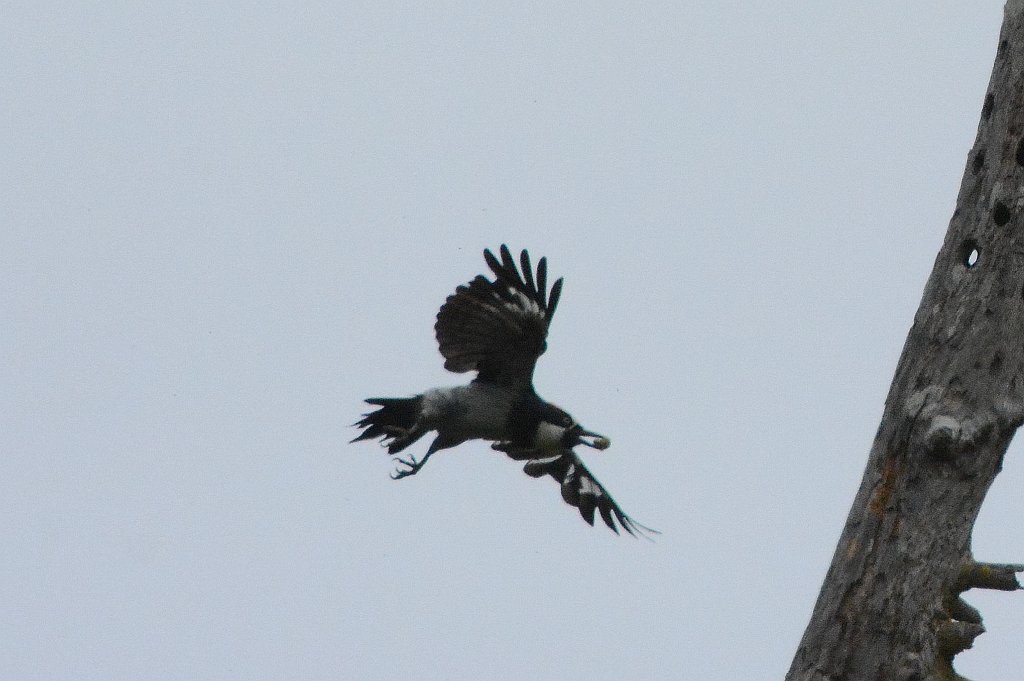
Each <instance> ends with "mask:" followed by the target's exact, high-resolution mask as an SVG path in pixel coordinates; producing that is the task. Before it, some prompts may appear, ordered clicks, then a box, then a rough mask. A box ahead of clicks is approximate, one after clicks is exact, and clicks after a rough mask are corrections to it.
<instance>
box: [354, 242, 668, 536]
mask: <svg viewBox="0 0 1024 681" xmlns="http://www.w3.org/2000/svg"><path fill="white" fill-rule="evenodd" d="M500 254H501V260H499V259H498V258H496V257H495V256H494V254H493V253H491V252H490V251H489V250H485V251H484V260H486V261H487V266H488V267H489V268H490V269H491V271H492V272H493V273H494V281H489V280H488V279H487V278H486V277H484V276H483V275H478V276H477V277H476V278H474V279H473V280H472V281H470V282H469V283H468V284H465V285H463V286H459V287H458V288H456V289H455V293H454V294H452V295H451V296H448V300H446V301H445V303H444V305H442V306H441V310H440V311H439V312H438V313H437V323H436V324H435V325H434V330H435V332H436V334H437V342H438V345H439V347H440V350H441V354H442V355H443V356H444V360H445V362H444V367H445V369H448V370H449V371H453V372H456V373H465V372H467V371H476V372H477V376H476V378H475V379H473V381H472V382H470V383H469V385H463V386H456V387H450V388H434V389H432V390H427V391H426V392H424V393H422V394H420V395H415V396H413V397H373V398H370V399H368V400H366V402H367V403H369V404H372V405H375V406H377V407H380V408H379V409H377V410H376V411H372V412H370V413H368V414H365V415H364V416H363V418H362V419H361V420H360V421H359V422H357V423H356V424H355V425H356V427H358V428H362V429H363V431H362V432H361V433H360V434H359V436H358V437H356V438H355V439H354V440H352V442H357V441H359V440H370V439H376V438H380V439H381V441H382V444H383V445H384V446H386V447H387V450H388V452H389V453H390V454H398V453H399V452H401V451H402V450H404V449H405V448H406V447H408V446H409V445H411V444H413V443H414V442H416V441H417V440H419V439H420V438H421V437H423V436H424V435H426V434H427V433H428V432H430V431H436V432H437V437H435V438H434V441H433V442H432V443H431V444H430V447H429V448H428V449H427V452H426V454H424V455H423V457H422V458H421V459H419V460H418V461H417V460H416V459H414V458H413V457H411V456H410V457H408V458H400V457H396V462H397V463H398V464H399V468H398V470H396V471H395V472H394V473H393V474H392V477H393V478H395V479H396V480H397V479H400V478H404V477H407V476H409V475H413V474H415V473H416V472H418V471H419V470H420V469H421V468H422V467H423V465H424V464H425V463H426V462H427V459H429V458H430V456H431V455H432V454H433V453H434V452H436V451H438V450H440V449H447V448H449V447H454V446H456V445H458V444H461V443H463V442H466V441H467V440H490V441H492V442H493V444H492V445H491V447H492V448H493V449H495V450H498V451H501V452H504V453H505V454H507V455H508V456H509V457H511V458H512V459H514V460H516V461H525V462H526V464H525V466H524V470H525V471H526V473H527V474H528V475H530V476H532V477H535V478H539V477H541V476H544V475H550V476H551V477H552V478H554V479H555V480H556V481H557V482H558V483H559V484H560V485H561V487H562V498H563V499H564V500H565V501H566V503H568V504H571V505H572V506H575V507H577V508H579V511H580V514H581V515H582V516H583V519H584V520H586V521H587V522H588V523H589V524H591V525H593V524H594V511H595V509H596V510H597V511H599V512H600V513H601V517H602V518H603V519H604V522H605V524H607V525H608V527H610V528H611V529H612V530H614V531H615V532H616V534H618V532H619V528H618V527H617V526H616V521H618V525H619V526H621V527H622V528H623V529H625V530H626V531H627V532H629V533H630V534H633V535H635V534H637V533H640V534H643V533H644V532H656V531H655V530H651V529H650V528H648V527H644V526H643V525H641V524H640V523H638V522H636V521H634V520H633V519H632V518H630V517H629V516H628V515H626V514H625V513H624V512H623V511H622V509H621V508H620V507H619V505H618V504H617V503H615V500H614V499H612V497H611V495H609V494H608V492H607V490H605V488H604V487H603V486H602V485H601V483H599V482H598V481H597V479H596V478H595V477H594V476H593V475H591V473H590V471H588V470H587V468H586V466H584V465H583V462H582V461H581V460H580V458H579V456H578V455H577V454H576V453H575V452H574V451H573V447H575V446H576V445H586V446H588V447H592V448H594V449H606V448H607V447H608V446H609V445H610V444H611V443H610V441H609V440H608V438H606V437H604V436H603V435H599V434H597V433H594V432H591V431H589V430H587V429H585V428H584V427H583V426H581V425H580V424H578V423H576V421H575V419H573V417H572V416H570V415H569V414H567V413H566V412H565V411H563V410H562V409H559V408H558V407H556V406H555V405H553V404H551V403H550V402H545V401H544V400H542V399H541V398H540V397H539V396H538V395H537V393H536V391H535V390H534V388H533V369H534V366H535V365H536V363H537V358H538V357H540V356H541V355H542V354H544V351H545V350H546V349H547V335H548V327H549V326H550V325H551V317H552V315H554V313H555V308H556V307H557V306H558V299H559V297H560V296H561V293H562V280H561V279H558V280H557V281H556V282H555V283H554V284H553V285H552V286H551V290H550V292H549V291H548V289H547V260H546V259H545V258H541V259H540V261H539V262H538V263H537V272H536V276H534V272H533V268H532V266H531V264H530V256H529V254H528V253H527V252H526V251H525V250H524V251H523V252H522V254H521V255H520V258H519V263H520V265H521V267H522V273H520V271H519V269H518V268H517V267H516V262H515V260H514V259H513V258H512V254H511V253H510V252H509V250H508V247H507V246H505V245H504V244H502V246H501V249H500Z"/></svg>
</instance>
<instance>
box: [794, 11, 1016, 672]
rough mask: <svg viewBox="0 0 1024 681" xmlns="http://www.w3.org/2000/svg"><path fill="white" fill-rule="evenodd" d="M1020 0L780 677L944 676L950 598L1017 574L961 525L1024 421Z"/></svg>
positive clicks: (968, 628) (971, 616)
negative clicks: (822, 572) (830, 550)
mask: <svg viewBox="0 0 1024 681" xmlns="http://www.w3.org/2000/svg"><path fill="white" fill-rule="evenodd" d="M1022 213H1024V0H1010V1H1009V2H1008V3H1007V4H1006V7H1005V9H1004V18H1003V26H1002V30H1001V35H1000V39H999V48H998V51H997V54H996V59H995V65H994V67H993V72H992V77H991V80H990V82H989V89H988V93H987V94H986V95H985V99H984V103H983V105H982V109H981V122H980V123H979V126H978V134H977V138H976V140H975V143H974V147H973V149H972V150H971V152H970V154H969V156H968V160H967V168H966V170H965V172H964V177H963V181H962V183H961V185H960V196H959V197H958V199H957V205H956V210H955V211H954V212H953V218H952V220H951V221H950V224H949V229H948V231H947V232H946V238H945V242H944V243H943V245H942V249H941V250H940V251H939V254H938V256H937V258H936V260H935V265H934V268H933V269H932V273H931V276H930V277H929V279H928V283H927V285H926V287H925V291H924V296H923V298H922V300H921V305H920V307H919V308H918V311H917V314H916V315H915V317H914V324H913V327H912V328H911V330H910V333H909V335H908V336H907V340H906V343H905V344H904V347H903V354H902V356H901V357H900V361H899V365H898V366H897V368H896V375H895V377H894V378H893V382H892V386H891V387H890V389H889V395H888V396H887V398H886V402H885V409H884V412H883V415H882V423H881V425H880V426H879V428H878V433H877V435H876V436H875V441H874V444H873V445H872V447H871V454H870V457H869V459H868V464H867V469H866V470H865V473H864V479H863V481H862V482H861V487H860V490H859V492H858V493H857V497H856V499H855V500H854V503H853V508H852V509H851V510H850V515H849V517H848V519H847V521H846V526H845V528H844V529H843V534H842V537H841V538H840V540H839V544H838V546H837V547H836V552H835V555H834V556H833V558H832V565H831V567H830V568H829V571H828V574H827V576H826V577H825V582H824V584H823V585H822V589H821V593H820V594H819V596H818V601H817V603H816V605H815V607H814V612H813V614H812V615H811V621H810V623H809V624H808V626H807V630H806V631H805V632H804V636H803V639H802V640H801V642H800V646H799V648H798V650H797V653H796V656H795V658H794V660H793V664H792V666H791V667H790V670H789V674H788V675H787V676H786V679H787V681H809V680H812V679H813V680H816V681H825V680H828V681H839V680H846V681H858V680H860V679H866V680H867V679H870V680H871V681H876V680H879V681H880V680H883V679H884V680H888V679H898V680H901V681H912V680H920V681H925V680H928V681H931V680H935V681H938V680H939V679H944V680H945V679H956V678H959V677H958V676H957V675H956V673H955V672H954V671H953V666H952V661H953V656H954V655H956V654H957V653H958V652H960V651H961V650H964V649H965V648H969V647H970V646H971V643H972V641H973V640H974V638H975V637H976V636H977V635H978V634H980V633H981V632H982V631H984V628H983V627H982V625H981V616H980V615H979V613H978V611H977V610H975V609H974V608H972V607H971V606H970V605H968V604H967V603H966V602H964V601H963V600H962V599H961V598H960V594H961V593H962V592H963V591H965V590H967V589H970V588H986V589H1003V590H1012V589H1018V588H1020V587H1019V585H1018V582H1017V578H1016V573H1017V572H1020V571H1022V570H1024V566H1021V565H1005V564H1004V565H999V564H984V563H977V562H975V560H974V558H973V556H972V554H971V530H972V528H973V525H974V521H975V519H976V518H977V516H978V511H979V510H980V508H981V504H982V501H983V500H984V498H985V494H986V492H987V491H988V489H989V486H990V485H991V484H992V481H993V479H994V478H995V476H996V474H998V472H999V470H1000V469H1001V467H1002V461H1003V456H1004V454H1005V453H1006V448H1007V446H1008V445H1009V443H1010V440H1011V438H1012V437H1013V434H1014V432H1015V431H1016V429H1017V427H1018V426H1020V425H1021V423H1022V422H1024V215H1022Z"/></svg>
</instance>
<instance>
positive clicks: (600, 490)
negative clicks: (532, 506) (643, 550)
mask: <svg viewBox="0 0 1024 681" xmlns="http://www.w3.org/2000/svg"><path fill="white" fill-rule="evenodd" d="M491 447H492V448H493V449H496V450H498V451H502V452H505V453H506V454H508V455H509V457H511V458H513V459H518V460H521V459H524V458H526V457H529V456H531V455H532V456H536V455H537V453H538V452H536V450H534V451H532V452H531V451H530V450H524V449H519V448H516V447H515V446H513V445H510V444H509V443H503V442H496V443H494V444H493V445H491ZM523 470H524V471H525V472H526V474H527V475H529V476H531V477H534V478H540V477H543V476H545V475H550V476H551V477H552V478H554V479H555V481H556V482H558V484H559V485H561V487H562V499H564V500H565V503H567V504H569V505H570V506H575V507H576V508H578V509H579V510H580V515H581V516H583V519H584V520H586V521H587V523H588V524H590V525H593V524H594V511H595V510H597V511H599V512H600V513H601V518H602V519H603V520H604V523H605V525H607V526H608V527H610V528H611V529H612V531H614V532H615V534H618V533H619V527H622V529H624V530H626V532H629V533H630V534H631V535H633V536H634V537H635V536H637V535H640V536H643V537H647V538H648V539H649V538H650V537H649V536H648V535H650V534H661V533H660V532H658V531H657V530H652V529H651V528H649V527H646V526H644V525H641V524H640V523H638V522H636V521H635V520H633V519H632V518H630V517H629V516H628V515H626V514H625V512H623V510H622V508H621V507H620V506H619V505H618V504H617V503H616V502H615V499H612V496H611V495H610V494H608V490H606V489H605V488H604V486H603V485H602V484H601V483H600V482H598V481H597V478H595V477H594V476H593V474H592V473H591V472H590V471H588V470H587V467H586V466H584V465H583V462H582V461H581V460H580V458H579V457H578V456H576V453H575V452H573V451H572V450H571V449H563V450H562V452H561V454H558V455H555V456H549V457H546V458H531V459H530V460H529V461H527V462H526V465H525V466H523ZM615 521H618V526H617V525H616V522H615Z"/></svg>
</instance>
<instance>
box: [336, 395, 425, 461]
mask: <svg viewBox="0 0 1024 681" xmlns="http://www.w3.org/2000/svg"><path fill="white" fill-rule="evenodd" d="M366 402H367V403H368V404H373V405H377V406H379V407H380V409H377V410H376V411H371V412H370V413H368V414H363V418H362V419H360V420H359V421H357V422H356V423H355V424H354V425H355V427H357V428H362V429H363V432H361V433H360V434H359V435H358V436H356V437H355V438H354V439H353V440H352V442H358V441H359V440H373V439H376V438H381V442H382V443H383V444H385V445H387V448H388V452H390V453H391V454H395V453H397V452H400V451H402V450H403V449H405V448H406V447H408V446H409V445H411V444H412V443H413V442H416V440H418V439H420V438H421V437H423V435H424V434H425V433H426V432H427V431H426V430H417V429H416V421H417V419H418V418H419V415H420V409H421V407H422V404H423V396H422V395H416V396H415V397H371V398H369V399H368V400H366Z"/></svg>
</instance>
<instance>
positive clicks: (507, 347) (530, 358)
mask: <svg viewBox="0 0 1024 681" xmlns="http://www.w3.org/2000/svg"><path fill="white" fill-rule="evenodd" d="M500 253H501V260H500V261H499V260H498V259H497V258H496V257H494V254H493V253H491V252H490V251H489V250H485V251H484V260H486V261H487V266H488V267H490V268H491V271H492V272H494V281H488V280H487V278H486V277H484V276H483V275H479V276H477V277H476V278H475V279H473V281H471V282H469V283H468V284H464V285H462V286H459V287H458V288H457V289H455V293H454V294H452V295H450V296H448V300H446V301H445V303H444V305H442V306H441V310H440V311H439V312H438V313H437V323H436V324H434V331H435V332H436V333H437V344H438V346H439V347H440V349H441V354H442V355H443V356H444V360H445V361H444V368H445V369H448V370H449V371H454V372H456V373H463V372H466V371H477V372H479V376H478V377H477V380H480V381H487V382H492V383H500V384H503V385H509V386H515V387H522V386H526V385H530V384H531V383H532V382H533V368H534V366H535V365H536V364H537V358H538V357H540V356H541V355H542V354H544V351H545V350H546V349H547V336H548V326H550V324H551V316H552V315H553V314H554V313H555V307H556V306H557V305H558V298H559V297H560V296H561V294H562V280H561V279H559V280H558V281H556V282H555V283H554V284H553V285H552V286H551V291H550V293H548V291H547V260H546V259H545V258H541V259H540V262H538V263H537V275H536V278H535V277H534V273H533V269H532V266H531V265H530V256H529V254H528V253H527V252H526V251H525V250H524V251H523V252H522V254H521V255H520V257H519V262H520V265H521V266H522V274H520V271H519V268H517V266H516V262H515V260H514V259H513V258H512V254H511V253H510V252H509V250H508V247H507V246H505V245H504V244H502V245H501V249H500Z"/></svg>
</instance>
